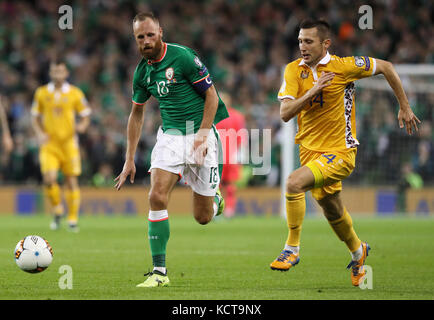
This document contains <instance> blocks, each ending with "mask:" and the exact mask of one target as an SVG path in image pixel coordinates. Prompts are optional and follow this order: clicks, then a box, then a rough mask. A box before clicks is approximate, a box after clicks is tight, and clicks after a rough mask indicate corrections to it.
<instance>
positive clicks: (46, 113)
mask: <svg viewBox="0 0 434 320" xmlns="http://www.w3.org/2000/svg"><path fill="white" fill-rule="evenodd" d="M68 75H69V72H68V69H67V67H66V65H65V63H63V62H59V61H56V62H53V63H51V65H50V79H51V82H50V83H48V84H47V85H44V86H41V87H39V88H38V89H37V90H36V92H35V95H34V100H33V105H32V110H31V114H32V126H33V128H34V130H35V132H36V135H37V138H38V141H39V144H40V149H39V162H40V166H41V173H42V177H43V183H44V191H45V194H46V196H47V197H48V199H49V202H50V204H51V206H52V209H53V213H54V221H53V222H52V223H51V225H50V227H51V229H53V230H56V229H59V227H60V219H61V216H62V215H63V213H64V208H63V204H62V196H61V190H60V187H59V185H58V183H57V175H58V171H59V170H61V171H62V172H63V174H64V176H65V185H66V190H65V200H66V204H67V206H68V212H67V221H68V228H69V230H70V231H74V232H77V231H78V226H77V223H78V213H79V209H80V189H79V184H78V176H79V175H80V174H81V159H80V149H79V145H78V136H77V134H76V133H84V132H85V130H86V128H87V127H88V125H89V123H90V117H89V116H90V113H91V109H90V108H89V105H88V103H87V100H86V98H85V96H84V94H83V92H82V91H81V90H80V89H79V88H77V87H75V86H73V85H71V84H69V83H68V82H67V81H66V79H67V78H68ZM76 115H78V116H80V118H81V119H80V121H79V122H78V123H76V121H75V118H76Z"/></svg>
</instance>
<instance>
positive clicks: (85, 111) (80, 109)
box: [75, 88, 92, 117]
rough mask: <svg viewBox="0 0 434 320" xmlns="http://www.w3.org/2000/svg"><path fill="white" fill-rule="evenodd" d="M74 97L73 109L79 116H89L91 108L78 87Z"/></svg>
mask: <svg viewBox="0 0 434 320" xmlns="http://www.w3.org/2000/svg"><path fill="white" fill-rule="evenodd" d="M76 99H77V102H76V104H75V111H76V112H77V113H78V115H80V116H81V117H87V116H89V115H90V114H91V113H92V110H91V109H90V107H89V102H88V101H87V99H86V96H85V95H84V93H83V91H81V90H80V89H78V88H77V93H76Z"/></svg>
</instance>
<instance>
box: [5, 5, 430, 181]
mask: <svg viewBox="0 0 434 320" xmlns="http://www.w3.org/2000/svg"><path fill="white" fill-rule="evenodd" d="M63 4H64V3H63V1H36V2H35V3H32V2H30V1H13V0H6V1H0V94H1V95H2V96H3V97H4V100H3V102H4V105H5V106H6V111H7V115H8V118H9V122H10V127H11V131H12V135H13V139H14V144H15V148H14V150H13V151H12V152H11V153H10V154H6V153H5V152H3V151H1V149H0V183H1V184H11V183H23V184H24V183H39V182H40V179H41V178H40V173H39V163H38V145H37V141H36V138H35V135H34V133H33V132H32V129H31V125H30V112H29V111H30V107H31V104H32V99H33V94H34V91H35V89H36V88H37V87H38V86H40V85H42V84H45V83H47V82H48V81H49V78H48V66H49V62H50V60H51V59H52V58H53V57H55V56H56V55H61V56H62V57H64V59H65V60H66V62H67V64H68V68H69V70H70V73H71V76H70V79H69V81H70V82H71V83H72V84H74V85H77V86H78V87H80V88H81V89H82V90H83V91H84V93H85V95H86V97H87V98H88V100H89V103H90V106H91V108H92V111H93V113H92V123H91V125H90V127H89V129H88V130H87V132H86V133H85V134H83V135H80V137H79V138H80V143H81V152H82V165H83V174H82V176H81V177H80V182H81V183H82V184H88V185H91V184H93V185H97V186H102V185H113V182H112V180H113V176H115V175H117V174H118V173H119V172H120V171H121V170H122V165H123V161H124V154H125V143H126V124H127V119H128V115H129V112H130V109H131V84H132V76H133V72H134V68H135V67H136V65H137V63H138V62H139V60H140V58H141V57H140V55H139V53H138V50H137V49H136V45H135V42H134V38H133V36H132V18H133V17H134V15H135V14H136V13H137V12H140V11H153V12H154V13H155V14H156V15H157V16H158V17H159V19H160V23H161V26H162V28H163V38H164V40H165V41H167V42H173V43H179V44H182V45H185V46H188V47H191V48H193V49H194V50H195V51H196V52H197V53H198V54H199V56H200V57H201V60H202V61H203V62H204V63H205V64H206V65H207V67H208V69H209V71H210V74H211V75H212V78H213V80H214V83H215V84H216V87H217V89H218V90H219V91H226V92H228V93H229V94H230V95H231V96H232V100H233V106H234V107H235V108H236V109H238V110H240V111H241V112H242V113H243V114H244V115H245V117H246V126H247V128H248V129H252V128H256V129H266V128H268V129H271V130H272V137H273V140H272V148H271V150H272V174H270V175H269V176H249V170H245V171H244V172H246V173H245V176H244V177H243V179H242V180H243V181H244V182H243V183H244V184H246V185H264V184H266V185H270V186H273V185H278V184H279V183H280V180H279V179H280V178H279V170H280V147H279V146H280V141H279V137H280V135H279V134H278V132H279V129H280V127H281V120H280V116H279V102H278V101H277V98H276V97H277V91H278V90H279V88H280V85H281V76H282V75H281V71H282V68H283V67H284V66H285V65H286V64H287V63H288V62H290V61H292V60H294V59H296V58H298V57H299V51H298V43H297V35H298V30H297V26H298V24H299V23H300V21H301V20H303V19H304V18H308V17H322V18H325V19H326V20H327V21H329V23H330V24H331V26H332V29H333V32H334V34H335V36H334V37H333V44H332V48H331V50H330V51H331V53H333V54H337V55H340V56H350V55H369V56H372V57H377V58H381V59H387V60H389V61H391V62H393V63H397V64H401V63H425V64H433V63H434V37H432V34H434V27H433V12H434V5H433V2H432V1H430V0H427V1H404V0H389V1H375V2H371V3H370V1H350V0H340V1H325V0H324V1H319V0H303V1H302V0H270V1H264V0H238V1H237V0H208V1H195V0H182V1H169V0H168V1H163V0H148V1H138V0H137V1H122V0H88V1H87V0H81V1H69V2H68V4H69V5H71V7H72V8H73V29H72V30H61V29H60V28H59V26H58V19H59V17H60V16H61V15H60V14H59V13H58V9H59V7H60V6H61V5H63ZM364 4H370V5H371V7H372V9H373V18H374V19H373V29H372V30H360V29H359V28H358V20H359V18H360V16H361V14H359V13H358V8H359V7H360V6H361V5H364ZM430 81H433V77H431V78H430ZM409 99H410V104H411V105H412V107H413V108H414V110H415V113H416V115H417V116H418V117H419V118H420V119H421V120H422V121H423V125H422V126H421V130H420V133H419V134H418V135H414V136H411V137H409V136H406V134H405V132H404V130H399V128H398V124H397V121H396V114H397V110H398V106H397V101H396V99H395V98H394V97H393V95H392V94H391V93H390V92H382V91H375V92H374V91H372V90H367V89H364V90H359V91H358V93H357V98H356V102H357V121H358V126H357V133H358V134H357V135H358V138H359V141H360V143H361V145H360V148H359V152H358V159H357V161H358V164H357V167H356V168H357V169H356V170H355V172H354V173H353V175H352V176H351V177H350V178H349V179H348V181H350V182H354V183H366V184H372V183H381V184H390V183H392V184H393V183H395V182H396V181H398V180H399V178H400V177H399V175H400V172H401V168H402V166H403V165H404V164H410V165H411V170H413V171H414V172H416V173H417V174H419V175H420V176H421V177H422V179H423V180H424V182H425V183H427V184H429V183H433V182H434V172H433V171H434V163H433V161H434V160H433V159H434V157H433V155H434V146H433V130H432V124H433V120H434V113H433V105H434V92H432V91H428V92H420V93H411V92H410V93H409ZM160 123H161V120H160V114H159V109H158V103H157V102H156V101H155V100H154V99H152V98H151V99H150V101H149V103H148V104H147V106H146V115H145V123H144V127H143V134H142V138H141V140H140V143H139V147H138V149H137V157H136V164H137V175H136V183H148V179H149V175H148V174H147V169H148V167H149V163H150V152H151V148H152V146H153V144H154V142H155V136H156V132H157V128H158V126H159V125H160ZM250 143H251V144H252V143H261V142H260V141H250Z"/></svg>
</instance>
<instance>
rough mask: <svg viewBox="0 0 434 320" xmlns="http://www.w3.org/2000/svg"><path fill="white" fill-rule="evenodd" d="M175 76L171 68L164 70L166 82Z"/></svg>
mask: <svg viewBox="0 0 434 320" xmlns="http://www.w3.org/2000/svg"><path fill="white" fill-rule="evenodd" d="M174 76H175V71H174V70H173V68H167V69H166V79H167V80H173V77H174Z"/></svg>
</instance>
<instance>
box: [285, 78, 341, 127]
mask: <svg viewBox="0 0 434 320" xmlns="http://www.w3.org/2000/svg"><path fill="white" fill-rule="evenodd" d="M334 76H335V74H334V73H332V72H323V73H322V74H321V76H320V77H319V78H318V81H317V82H316V83H315V85H314V86H313V87H312V88H311V89H310V90H309V91H307V92H306V93H305V94H304V96H302V97H300V98H297V99H290V98H287V99H283V100H282V102H281V103H280V118H281V119H282V120H283V121H284V122H287V121H289V120H291V119H292V118H293V117H295V116H296V115H297V114H298V113H299V112H300V111H301V110H302V109H303V107H304V106H305V105H306V104H307V103H308V102H309V101H311V100H312V99H313V97H315V96H316V95H317V94H319V93H320V92H321V90H322V89H323V88H325V87H328V86H329V85H330V84H331V81H332V80H333V78H334Z"/></svg>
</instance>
